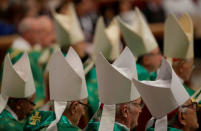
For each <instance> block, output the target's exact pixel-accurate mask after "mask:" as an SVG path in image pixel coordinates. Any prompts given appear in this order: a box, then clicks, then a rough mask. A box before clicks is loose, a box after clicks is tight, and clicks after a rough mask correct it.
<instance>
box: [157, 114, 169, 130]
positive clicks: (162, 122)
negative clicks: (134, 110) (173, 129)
mask: <svg viewBox="0 0 201 131" xmlns="http://www.w3.org/2000/svg"><path fill="white" fill-rule="evenodd" d="M154 131H167V116H164V117H162V118H160V119H157V120H156V123H155V129H154Z"/></svg>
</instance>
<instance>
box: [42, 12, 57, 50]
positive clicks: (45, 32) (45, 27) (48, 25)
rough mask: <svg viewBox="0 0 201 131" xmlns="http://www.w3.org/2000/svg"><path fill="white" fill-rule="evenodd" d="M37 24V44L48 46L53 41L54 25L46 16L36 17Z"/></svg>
mask: <svg viewBox="0 0 201 131" xmlns="http://www.w3.org/2000/svg"><path fill="white" fill-rule="evenodd" d="M38 23H39V28H40V31H39V39H38V40H39V42H38V43H39V44H41V45H42V46H48V45H50V44H52V43H53V42H54V41H55V36H54V35H55V34H54V25H53V22H52V20H51V19H50V18H49V17H48V16H40V17H38Z"/></svg>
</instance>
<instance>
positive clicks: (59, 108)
mask: <svg viewBox="0 0 201 131" xmlns="http://www.w3.org/2000/svg"><path fill="white" fill-rule="evenodd" d="M66 106H67V102H63V101H54V110H55V115H56V119H55V120H54V121H53V122H52V123H51V124H50V125H49V127H48V128H47V130H46V131H57V123H58V122H59V120H60V119H61V116H62V114H63V112H64V110H65V109H66Z"/></svg>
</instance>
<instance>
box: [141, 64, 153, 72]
mask: <svg viewBox="0 0 201 131" xmlns="http://www.w3.org/2000/svg"><path fill="white" fill-rule="evenodd" d="M142 66H143V67H144V68H145V69H146V70H147V71H148V72H149V73H151V72H154V71H155V70H154V69H153V68H152V67H150V66H147V65H144V64H142Z"/></svg>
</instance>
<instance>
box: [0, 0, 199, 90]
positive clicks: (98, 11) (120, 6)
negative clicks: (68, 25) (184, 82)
mask: <svg viewBox="0 0 201 131" xmlns="http://www.w3.org/2000/svg"><path fill="white" fill-rule="evenodd" d="M71 1H72V2H73V3H74V5H75V7H76V12H77V15H78V18H79V21H80V24H81V27H82V30H83V32H84V35H85V39H86V40H87V43H88V45H89V46H90V45H92V43H93V36H94V30H95V26H96V21H97V19H98V17H99V16H103V18H104V22H105V25H106V26H107V25H109V24H110V22H111V20H112V19H113V17H115V16H116V15H119V16H120V17H121V18H122V19H123V20H124V21H126V22H127V23H128V24H129V22H131V20H132V18H133V17H134V16H133V15H134V13H133V9H134V8H135V7H138V8H139V9H140V10H141V11H142V12H143V13H144V16H145V18H146V20H147V21H148V23H149V26H150V28H151V30H152V32H153V34H154V36H155V37H156V39H157V41H158V43H159V46H160V48H161V51H163V32H164V21H165V19H166V16H167V15H168V14H169V13H174V14H175V15H176V16H178V17H179V16H181V15H182V14H183V13H186V12H187V13H189V14H190V15H191V17H192V20H193V23H194V51H195V68H194V71H193V75H192V78H191V81H190V85H191V88H198V87H200V86H201V0H26V1H25V0H0V64H1V63H2V62H3V58H4V56H5V54H6V52H7V50H8V49H9V47H10V46H11V44H12V42H13V41H14V40H15V39H16V38H17V37H18V35H19V33H20V32H19V28H20V22H21V20H22V19H24V18H26V17H40V16H42V17H48V18H49V19H50V20H51V21H52V22H53V19H52V16H51V11H53V10H55V11H57V12H60V13H65V11H66V8H67V5H68V3H69V2H71ZM41 21H42V20H41ZM42 23H43V24H41V26H44V27H45V26H47V25H46V24H44V23H46V22H45V21H43V22H42ZM48 29H50V28H48ZM52 33H53V31H52ZM51 35H52V36H53V37H52V39H51V42H47V43H54V34H51ZM39 37H41V36H39V35H38V39H41V38H39ZM42 37H44V38H49V37H50V34H48V33H47V34H44V35H43V36H42ZM36 39H37V38H36ZM47 41H48V40H47ZM44 43H45V42H44ZM181 48H182V47H181Z"/></svg>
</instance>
